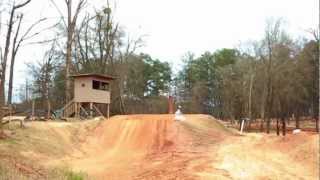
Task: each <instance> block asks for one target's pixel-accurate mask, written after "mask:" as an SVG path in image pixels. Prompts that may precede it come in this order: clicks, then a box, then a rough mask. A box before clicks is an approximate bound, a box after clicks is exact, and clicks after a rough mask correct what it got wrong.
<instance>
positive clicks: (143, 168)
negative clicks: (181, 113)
mask: <svg viewBox="0 0 320 180" xmlns="http://www.w3.org/2000/svg"><path fill="white" fill-rule="evenodd" d="M291 136H292V135H289V136H288V137H287V139H285V140H283V138H280V137H276V136H270V137H267V136H266V135H248V136H247V135H246V136H239V135H238V134H236V133H234V132H232V131H230V130H228V129H226V128H225V127H224V126H222V125H221V124H220V123H219V122H218V121H216V120H215V119H214V118H213V117H211V116H207V115H186V121H181V122H178V121H174V116H173V115H127V116H115V117H112V118H111V119H109V120H106V121H103V122H101V124H100V125H99V126H98V127H97V128H96V129H95V130H94V131H92V132H91V133H90V135H89V136H88V137H87V139H86V141H85V142H84V143H83V144H82V146H81V147H80V149H81V151H77V152H75V153H74V154H73V156H71V157H66V158H64V159H63V160H62V161H61V160H59V162H60V163H61V162H63V163H66V164H68V165H69V166H71V167H72V168H73V169H74V170H77V171H84V172H86V173H88V175H89V177H90V179H278V178H280V179H281V177H282V176H283V177H285V178H287V179H317V178H318V174H317V171H316V170H315V168H318V166H317V165H315V164H314V163H318V161H313V160H312V158H310V157H309V158H304V157H301V158H300V159H298V160H297V159H295V158H291V157H288V156H287V155H286V153H288V152H292V153H293V154H295V155H297V153H298V152H294V151H293V150H292V149H294V150H295V151H300V149H297V148H295V147H296V146H298V145H299V143H298V144H296V143H297V142H296V141H299V142H300V141H306V139H307V140H309V139H312V143H311V144H310V143H309V144H308V145H309V146H308V147H309V148H312V152H310V151H309V150H305V151H303V152H304V153H313V155H314V154H316V155H317V149H316V148H317V147H316V144H313V143H314V140H316V139H317V140H319V136H318V135H309V134H302V135H298V136H302V137H303V138H294V137H291ZM266 137H267V139H265V138H266ZM304 137H306V138H304ZM290 138H291V139H295V140H292V141H293V142H294V143H293V144H294V145H295V146H292V147H291V143H290V142H291V140H290ZM282 141H283V142H282ZM264 142H265V143H264ZM288 144H289V145H288ZM288 147H289V149H290V150H288V151H286V150H285V151H282V150H281V149H285V148H288ZM298 147H299V148H301V147H300V146H298ZM291 150H292V151H291ZM313 150H314V151H313ZM318 150H319V149H318ZM273 155H275V157H276V158H277V159H276V160H275V159H272V158H271V157H272V156H273ZM268 156H270V158H266V157H268ZM279 158H280V159H279ZM269 161H270V162H269ZM303 163H312V165H306V166H303ZM269 166H270V167H269ZM282 166H286V168H284V167H282ZM304 167H305V168H304ZM299 168H304V169H299ZM259 170H261V171H262V172H260V171H259ZM263 171H264V172H263Z"/></svg>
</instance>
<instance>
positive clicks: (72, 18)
mask: <svg viewBox="0 0 320 180" xmlns="http://www.w3.org/2000/svg"><path fill="white" fill-rule="evenodd" d="M65 3H66V6H67V11H68V17H67V18H68V22H67V52H66V69H65V72H66V75H65V78H66V85H65V86H66V87H65V88H66V89H65V96H66V97H65V98H66V99H65V100H66V102H68V101H70V100H71V79H70V75H71V74H70V69H71V63H72V59H71V58H72V52H71V51H72V43H73V42H74V37H73V36H74V32H75V26H76V23H77V19H78V15H79V13H80V11H81V9H82V8H83V6H84V4H85V3H86V0H80V1H79V2H78V4H77V8H76V11H75V13H74V14H73V15H72V0H65Z"/></svg>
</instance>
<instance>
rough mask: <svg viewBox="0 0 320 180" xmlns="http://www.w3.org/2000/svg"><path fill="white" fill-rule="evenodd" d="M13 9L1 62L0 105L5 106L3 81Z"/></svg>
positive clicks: (13, 9) (4, 79) (4, 78)
mask: <svg viewBox="0 0 320 180" xmlns="http://www.w3.org/2000/svg"><path fill="white" fill-rule="evenodd" d="M14 11H15V8H14V7H13V8H12V10H11V13H10V19H9V25H8V31H7V35H6V45H5V49H4V55H3V61H2V64H1V68H2V69H1V82H0V105H5V104H6V103H5V95H4V94H5V92H4V91H5V81H6V69H7V61H8V54H9V46H10V40H11V33H12V26H13V17H14Z"/></svg>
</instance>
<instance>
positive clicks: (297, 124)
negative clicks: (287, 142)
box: [294, 114, 300, 129]
mask: <svg viewBox="0 0 320 180" xmlns="http://www.w3.org/2000/svg"><path fill="white" fill-rule="evenodd" d="M294 119H295V121H296V129H300V115H299V114H297V117H294Z"/></svg>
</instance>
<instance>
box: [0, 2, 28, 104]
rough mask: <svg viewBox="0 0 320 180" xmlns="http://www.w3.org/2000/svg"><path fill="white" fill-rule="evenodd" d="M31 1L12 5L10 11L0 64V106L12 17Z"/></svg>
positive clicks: (12, 22)
mask: <svg viewBox="0 0 320 180" xmlns="http://www.w3.org/2000/svg"><path fill="white" fill-rule="evenodd" d="M30 2H31V0H26V1H25V2H23V3H21V4H18V5H16V4H13V5H12V9H11V11H10V17H9V24H8V30H7V34H6V41H5V49H4V54H3V59H2V62H1V74H0V76H1V78H0V80H1V82H0V105H4V104H5V95H4V91H5V81H6V68H7V61H8V55H9V48H10V41H11V34H12V28H13V24H14V16H15V12H16V11H17V10H18V9H19V8H22V7H24V6H25V5H27V4H29V3H30Z"/></svg>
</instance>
